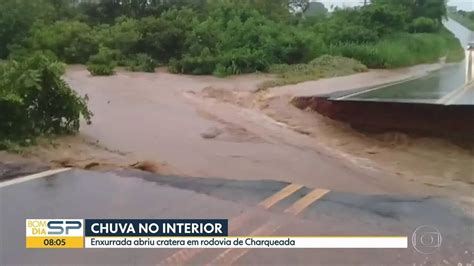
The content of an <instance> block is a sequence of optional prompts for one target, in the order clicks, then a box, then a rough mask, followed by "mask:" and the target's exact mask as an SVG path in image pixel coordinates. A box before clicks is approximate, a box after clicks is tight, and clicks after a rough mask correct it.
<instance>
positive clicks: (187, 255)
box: [158, 184, 303, 265]
mask: <svg viewBox="0 0 474 266" xmlns="http://www.w3.org/2000/svg"><path fill="white" fill-rule="evenodd" d="M302 187H303V186H302V185H298V184H290V185H287V186H286V187H284V188H283V189H281V190H280V191H278V192H277V193H275V194H273V195H271V196H270V197H268V198H266V199H264V200H263V201H261V202H260V203H259V204H258V205H257V206H259V207H262V208H264V209H270V208H271V207H273V206H275V204H277V203H278V202H280V201H281V200H283V199H285V198H287V197H289V196H290V195H291V194H293V193H295V192H296V191H298V190H299V189H301V188H302ZM253 215H254V213H252V212H246V213H243V214H241V215H239V216H237V217H235V218H233V219H231V220H230V223H229V227H230V228H229V231H230V232H231V233H232V232H236V231H237V230H239V229H240V228H242V226H243V225H244V224H245V223H247V222H248V221H249V220H250V219H251V218H252V216H253ZM202 251H204V249H181V250H179V251H177V252H175V253H174V254H173V255H171V256H169V257H168V258H166V259H165V260H164V261H162V262H160V263H159V264H158V265H183V264H185V263H187V262H188V261H189V260H191V259H192V258H193V257H195V256H196V255H198V254H199V253H201V252H202Z"/></svg>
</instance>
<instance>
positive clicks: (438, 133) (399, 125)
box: [291, 96, 474, 149]
mask: <svg viewBox="0 0 474 266" xmlns="http://www.w3.org/2000/svg"><path fill="white" fill-rule="evenodd" d="M291 103H292V104H293V105H295V106H296V107H298V108H299V109H302V110H305V109H310V110H313V111H317V112H318V113H320V114H322V115H324V116H327V117H329V118H332V119H336V120H339V121H344V122H346V123H348V124H350V125H351V126H352V127H354V128H356V129H359V130H363V131H365V132H371V133H381V132H390V131H400V132H405V133H408V134H410V135H424V136H434V137H443V138H446V139H449V140H451V141H453V142H454V143H456V144H458V145H461V146H463V147H465V148H466V149H472V148H473V147H474V116H473V115H472V114H474V106H469V105H447V106H446V105H442V104H422V103H398V102H391V103H388V102H364V101H333V100H329V99H328V98H327V97H324V96H313V97H295V98H293V99H292V100H291Z"/></svg>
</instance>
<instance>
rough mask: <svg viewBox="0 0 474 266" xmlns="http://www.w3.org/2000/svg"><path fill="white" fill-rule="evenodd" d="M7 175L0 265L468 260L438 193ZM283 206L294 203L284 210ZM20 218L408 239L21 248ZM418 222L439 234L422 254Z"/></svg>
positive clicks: (1, 188) (0, 200)
mask: <svg viewBox="0 0 474 266" xmlns="http://www.w3.org/2000/svg"><path fill="white" fill-rule="evenodd" d="M12 180H13V181H12ZM12 180H10V181H3V182H1V183H0V217H1V223H0V240H1V242H0V250H1V253H0V265H26V264H34V265H38V264H42V265H44V264H47V265H50V264H58V265H66V264H75V265H77V264H81V265H82V264H85V265H104V264H109V265H119V264H120V265H137V264H146V265H183V264H188V265H201V264H215V265H230V264H234V265H349V264H350V265H354V264H359V265H361V264H364V265H367V264H377V265H381V264H384V265H469V264H471V265H472V264H473V263H474V261H473V259H474V253H473V252H474V228H473V227H474V222H473V220H472V218H470V216H468V215H466V214H465V213H464V212H463V211H461V210H460V209H457V208H456V207H454V205H452V204H450V202H449V201H448V200H447V199H443V198H433V197H425V198H413V197H408V196H404V195H397V196H388V195H375V196H374V195H372V196H367V195H357V194H351V193H343V192H338V191H328V190H325V189H324V188H308V187H303V186H300V185H298V184H289V183H284V182H276V181H269V180H262V181H232V180H220V179H209V178H205V179H204V178H203V179H200V178H186V177H173V176H159V175H154V174H150V173H144V172H138V171H127V172H124V171H122V172H115V173H97V172H88V171H83V170H68V171H64V172H61V173H59V174H54V175H50V176H46V177H41V178H31V179H30V180H25V179H12ZM20 181H21V182H20ZM308 195H309V196H308ZM311 195H313V196H312V197H310V196H311ZM314 195H316V196H314ZM295 206H296V207H295ZM288 209H293V210H295V209H298V211H295V212H286V211H285V210H288ZM27 218H46V219H53V218H79V219H83V218H88V219H93V218H98V219H100V218H121V219H127V218H130V219H132V218H133V219H140V218H143V219H167V218H204V219H211V218H225V219H229V223H230V235H253V234H255V233H256V232H257V231H258V232H259V233H262V232H263V233H264V235H284V236H288V235H294V236H320V235H323V236H324V235H331V236H338V235H354V236H366V235H370V236H385V235H401V236H408V238H409V247H408V249H342V250H341V249H339V250H336V249H294V250H293V249H292V250H289V249H284V250H281V249H279V250H276V249H265V250H230V251H226V250H221V249H206V250H177V249H152V250H149V249H148V250H147V249H125V250H117V249H112V250H111V249H107V250H106V249H102V250H101V249H98V250H96V249H71V250H59V249H57V250H54V249H26V248H25V219H27ZM269 221H271V222H272V223H273V224H278V225H279V229H278V230H272V228H266V227H265V226H264V225H265V224H267V223H268V222H269ZM421 225H430V226H433V227H435V228H437V229H438V230H439V232H440V233H441V235H442V243H441V247H440V248H439V249H438V250H436V251H435V252H434V253H433V254H429V255H422V254H420V253H419V252H417V251H416V250H415V249H414V248H413V246H412V244H411V236H412V234H413V232H414V230H415V229H416V228H417V227H419V226H421ZM262 228H263V231H262Z"/></svg>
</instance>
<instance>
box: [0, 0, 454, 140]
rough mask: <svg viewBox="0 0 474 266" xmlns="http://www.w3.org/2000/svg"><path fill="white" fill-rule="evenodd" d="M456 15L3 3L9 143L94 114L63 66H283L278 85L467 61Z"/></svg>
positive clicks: (387, 7) (144, 1) (208, 0)
mask: <svg viewBox="0 0 474 266" xmlns="http://www.w3.org/2000/svg"><path fill="white" fill-rule="evenodd" d="M444 17H446V4H445V1H444V0H431V1H423V0H410V1H408V0H401V1H391V0H373V1H371V4H369V5H366V6H361V7H356V8H344V9H336V10H334V11H333V12H328V9H327V8H326V7H324V5H323V4H321V3H310V2H309V1H307V0H166V1H150V0H97V1H78V0H34V1H32V0H2V1H0V60H7V61H6V62H4V63H2V64H0V65H1V72H0V104H1V105H0V108H1V110H2V112H1V113H0V118H1V119H0V142H1V143H2V144H1V145H0V147H5V146H8V143H10V142H12V141H13V142H16V143H23V144H27V143H29V142H31V141H32V140H33V139H34V137H35V136H39V135H44V134H61V133H70V132H75V131H77V130H78V128H79V119H80V117H81V116H83V117H84V118H85V119H86V120H87V121H89V119H90V112H89V111H88V110H87V107H86V102H85V100H84V99H82V98H80V97H78V96H77V95H76V94H75V93H74V92H73V91H72V90H71V89H70V88H69V87H68V86H67V84H66V83H65V82H64V81H63V80H62V79H61V75H62V74H63V73H64V67H63V65H62V64H61V63H59V62H63V63H66V64H85V65H87V69H88V70H89V71H90V73H91V75H95V76H96V75H113V74H114V73H115V68H116V67H117V66H122V67H125V68H126V69H128V70H130V71H143V72H154V70H155V67H156V66H157V65H163V66H168V68H169V70H170V71H172V72H175V73H186V74H196V75H201V74H213V75H216V76H227V75H235V74H241V73H250V72H257V71H260V72H271V73H276V74H277V75H278V76H279V77H280V79H279V80H277V81H276V82H275V83H274V84H273V85H282V84H291V83H296V82H300V81H304V80H309V79H317V78H321V77H330V76H338V75H345V74H350V73H354V72H359V71H365V70H366V67H369V68H396V67H402V66H409V65H414V64H420V63H431V62H435V61H437V60H438V59H439V58H441V57H444V56H447V58H448V61H456V60H459V59H461V57H460V53H459V51H462V48H461V47H460V44H459V42H458V41H457V39H455V38H454V36H453V35H452V34H451V33H449V32H448V31H447V30H446V29H445V28H444V27H443V25H442V19H443V18H444ZM460 49H461V50H460ZM270 85H272V84H267V86H270ZM5 143H7V144H5Z"/></svg>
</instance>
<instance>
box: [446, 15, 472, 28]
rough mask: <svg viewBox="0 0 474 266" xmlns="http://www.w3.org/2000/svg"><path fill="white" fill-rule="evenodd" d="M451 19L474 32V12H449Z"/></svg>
mask: <svg viewBox="0 0 474 266" xmlns="http://www.w3.org/2000/svg"><path fill="white" fill-rule="evenodd" d="M449 17H450V18H452V19H454V20H456V21H457V22H459V23H460V24H461V25H463V26H464V27H466V28H468V29H470V30H472V31H474V11H464V10H458V11H453V12H449Z"/></svg>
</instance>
